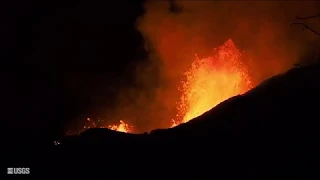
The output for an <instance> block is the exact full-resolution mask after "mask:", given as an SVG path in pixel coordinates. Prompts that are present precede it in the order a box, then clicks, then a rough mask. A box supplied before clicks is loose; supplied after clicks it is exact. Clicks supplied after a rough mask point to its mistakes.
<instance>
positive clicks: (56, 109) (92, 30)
mask: <svg viewBox="0 0 320 180" xmlns="http://www.w3.org/2000/svg"><path fill="white" fill-rule="evenodd" d="M8 3H9V4H8ZM8 3H7V4H5V5H3V6H2V8H3V10H2V13H3V15H2V18H3V19H2V22H4V24H2V29H1V31H2V32H1V51H2V52H1V54H3V55H4V57H5V58H4V59H2V63H4V65H2V68H4V71H2V72H3V75H2V78H4V82H5V85H4V88H2V92H3V93H2V95H3V99H4V101H3V102H4V103H3V104H4V107H5V108H4V110H5V111H6V112H5V114H4V116H3V118H4V119H5V121H6V122H7V125H8V127H9V129H8V130H9V131H10V132H15V131H16V130H18V131H21V129H25V130H28V129H29V130H30V128H31V129H33V130H34V131H38V133H40V134H41V133H43V136H45V135H48V136H49V135H50V136H51V135H53V134H54V133H56V132H58V131H57V130H58V129H59V128H60V130H61V131H62V129H61V128H62V127H63V126H64V125H65V124H66V123H67V122H68V121H70V120H71V119H73V118H76V117H78V116H79V114H80V115H83V116H84V117H85V116H87V115H89V114H90V113H93V110H94V109H95V108H99V107H108V106H112V103H113V102H112V101H113V100H114V99H113V98H112V97H114V94H115V93H116V91H117V88H119V87H120V86H123V84H130V77H131V73H132V71H131V70H130V69H131V66H132V64H133V62H135V61H136V60H139V59H142V57H143V56H144V55H145V53H144V50H143V43H142V37H141V35H140V34H139V33H138V32H137V31H136V30H135V24H134V23H135V20H136V18H137V17H138V16H139V15H141V14H142V13H143V6H142V4H143V2H142V0H139V1H137V0H135V1H97V2H93V1H50V3H49V2H47V1H41V2H40V1H30V0H29V1H10V2H8ZM123 81H125V82H126V83H124V82H123Z"/></svg>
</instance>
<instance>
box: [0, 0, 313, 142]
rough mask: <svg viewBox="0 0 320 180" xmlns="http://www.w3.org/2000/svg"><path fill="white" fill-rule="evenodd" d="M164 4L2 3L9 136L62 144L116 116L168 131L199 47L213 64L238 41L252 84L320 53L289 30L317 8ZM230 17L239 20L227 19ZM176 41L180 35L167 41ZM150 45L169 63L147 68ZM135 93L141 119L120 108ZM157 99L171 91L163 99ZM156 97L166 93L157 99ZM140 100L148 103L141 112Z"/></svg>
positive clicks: (134, 1)
mask: <svg viewBox="0 0 320 180" xmlns="http://www.w3.org/2000/svg"><path fill="white" fill-rule="evenodd" d="M159 2H160V1H153V3H154V4H152V3H150V4H149V6H145V7H146V9H147V11H146V12H144V8H143V7H144V6H143V4H144V2H143V0H124V1H115V0H114V1H85V0H80V1H62V0H57V1H50V2H48V1H36V0H12V1H8V2H3V3H2V4H1V5H0V7H1V8H2V9H1V10H0V13H1V15H0V17H1V23H2V24H1V29H0V35H1V41H0V45H1V48H0V49H1V52H0V53H1V55H2V59H1V60H2V61H1V62H2V65H1V68H2V69H3V70H2V71H1V78H2V82H3V86H2V88H1V90H2V104H3V107H4V108H2V109H3V110H4V113H2V118H3V119H4V122H5V125H6V127H8V128H6V129H7V130H8V132H10V133H11V135H14V134H15V133H16V132H28V133H29V134H41V136H42V137H50V138H54V137H56V136H58V135H62V134H63V132H64V131H65V129H64V128H65V127H66V126H67V125H70V124H73V123H74V122H76V121H78V120H79V119H84V120H85V118H86V117H92V118H97V117H99V116H100V117H101V115H104V116H107V117H108V116H112V113H113V112H114V113H115V114H116V113H120V114H121V113H122V114H126V115H127V116H130V117H131V116H139V117H137V118H136V119H137V120H135V123H137V122H138V121H139V123H138V124H137V126H138V125H140V126H141V125H145V126H146V127H147V126H148V128H150V127H151V126H152V127H163V126H164V125H167V124H165V123H167V122H160V121H162V119H165V118H168V117H170V116H168V117H165V118H163V117H162V116H163V115H164V114H166V113H167V114H168V115H171V113H173V112H171V109H173V106H175V105H174V102H175V99H174V98H175V97H178V95H176V94H175V92H173V93H172V94H171V90H172V89H173V90H174V91H176V80H180V79H179V78H176V77H179V73H181V72H184V71H183V68H184V67H185V66H189V65H190V62H191V61H190V62H189V60H191V59H192V58H191V57H193V54H192V55H191V53H192V52H193V48H194V47H195V49H196V52H198V51H199V52H200V53H201V52H202V51H203V52H202V53H203V54H204V55H206V52H209V50H210V52H211V49H212V48H213V47H216V46H217V45H219V46H220V45H221V43H223V42H225V41H226V40H227V39H228V38H232V39H233V40H234V41H235V42H237V45H239V47H240V49H243V50H246V51H247V52H249V53H250V52H251V55H253V57H255V56H256V57H258V58H256V59H255V60H257V61H255V62H251V63H250V65H251V66H250V67H249V68H251V70H253V71H254V73H253V74H254V75H252V76H254V77H255V78H256V79H259V80H262V79H263V78H262V77H269V76H270V75H272V74H275V72H278V70H279V71H280V69H281V70H282V69H285V68H284V67H286V68H287V67H291V65H292V64H293V61H295V60H298V58H297V57H298V56H300V55H301V54H304V53H305V52H304V51H305V50H304V49H306V48H305V47H304V46H306V47H307V45H308V44H310V42H313V41H314V42H317V43H319V42H318V40H317V41H315V40H314V37H311V35H313V34H311V33H309V36H310V37H308V38H306V37H307V35H308V34H307V33H308V32H304V34H303V35H301V34H302V33H301V32H300V29H299V32H296V31H292V27H290V26H289V24H290V23H292V21H293V20H294V17H295V16H297V15H301V16H308V15H310V14H311V15H312V14H315V13H316V14H317V12H319V9H318V8H317V7H319V6H318V5H319V4H318V3H316V2H314V3H312V2H309V3H306V5H305V6H303V7H306V8H301V7H302V5H304V4H303V3H302V1H301V2H296V1H295V2H291V4H292V6H291V5H287V4H286V2H282V3H280V2H272V3H268V2H267V1H266V2H264V3H263V2H262V3H257V2H258V1H257V2H255V3H251V2H246V3H241V4H239V5H238V4H235V3H231V1H225V2H223V3H222V1H219V2H214V1H212V2H211V3H201V2H199V4H197V2H195V1H189V2H188V1H179V3H177V4H178V5H177V6H173V4H172V3H170V4H169V3H159ZM208 2H209V1H208ZM229 2H230V3H229ZM294 5H295V6H294ZM178 6H179V7H182V8H178ZM288 6H290V8H287V7H288ZM230 8H233V11H229V10H228V11H226V10H225V9H230ZM248 8H249V9H250V11H249V10H248ZM308 8H309V9H308ZM311 9H313V11H312V10H311ZM309 11H310V12H309ZM230 12H232V13H230ZM142 15H143V16H144V17H143V23H141V22H142V21H141V22H139V25H138V26H137V21H136V20H137V18H138V17H141V16H142ZM159 15H160V16H159ZM176 15H179V16H176ZM221 22H223V23H221ZM310 23H311V22H310ZM312 26H313V27H315V28H316V26H315V24H314V25H312ZM137 27H138V28H137ZM137 29H139V32H141V33H142V34H143V37H145V39H143V38H142V34H140V33H139V32H138V30H137ZM199 30H201V32H200V31H199ZM172 32H176V33H177V34H175V35H174V36H168V35H172ZM187 36H188V37H193V38H185V37H187ZM144 40H147V41H144ZM159 40H161V41H159ZM144 42H146V44H147V45H150V44H151V48H149V49H148V50H149V51H150V49H151V51H150V52H151V53H152V52H153V51H154V52H155V53H157V54H156V55H158V56H159V57H162V58H160V60H159V61H156V64H151V65H150V66H149V67H148V68H145V67H143V66H144V65H145V64H146V67H147V66H148V65H149V64H148V63H149V62H155V61H150V60H147V59H152V60H153V58H154V57H151V56H150V54H151V53H150V52H148V54H147V53H146V52H145V44H144ZM159 42H166V43H162V44H161V43H159ZM298 42H299V43H298ZM157 43H158V44H157ZM308 46H309V45H308ZM314 47H317V46H316V45H315V46H314ZM152 48H154V49H152ZM191 49H192V50H191ZM154 52H153V53H154ZM177 52H179V53H177ZM270 52H273V53H270ZM146 57H148V58H146ZM155 59H156V60H157V57H155ZM308 59H309V58H308ZM279 60H280V61H279ZM287 60H288V61H287ZM142 61H146V63H140V62H142ZM158 62H159V63H162V64H157V63H158ZM138 65H141V67H140V66H138ZM150 67H152V68H154V69H152V68H150ZM139 68H140V69H139ZM177 68H178V69H179V70H177ZM277 68H278V69H277ZM137 69H138V70H137ZM150 69H151V70H150ZM159 69H161V70H159ZM140 70H141V72H138V71H140ZM142 71H143V72H142ZM158 71H159V72H158ZM160 71H161V72H160ZM150 72H151V73H153V74H152V75H150V74H151V73H150ZM161 73H162V74H161ZM137 74H139V75H137ZM135 76H136V77H135ZM137 76H139V77H140V79H139V78H137ZM162 77H168V78H167V79H166V80H163V79H161V78H162ZM169 77H170V78H171V79H170V78H169ZM172 77H174V78H173V79H172ZM144 80H145V81H144ZM140 81H141V82H140ZM160 81H162V82H160ZM139 83H140V84H139ZM143 83H145V84H143ZM161 83H162V84H161ZM141 84H142V85H141ZM146 84H147V85H148V86H144V85H146ZM159 84H160V85H162V86H163V87H162V88H163V89H161V88H159V87H158V86H159ZM131 87H134V88H135V89H134V92H133V93H132V94H130V93H128V94H129V96H128V97H129V98H128V97H124V98H123V99H125V100H126V101H125V102H126V103H129V105H130V103H131V104H133V105H132V106H133V107H134V108H133V110H132V111H134V113H132V114H130V111H128V112H129V113H125V112H126V111H123V112H122V110H123V109H121V108H127V107H126V106H123V107H121V106H122V105H123V104H121V103H119V102H118V100H119V99H118V98H119V96H122V95H123V94H126V92H127V91H126V90H127V89H130V88H131ZM126 88H127V89H126ZM143 88H145V89H147V90H144V92H143V93H144V94H143V93H141V94H143V95H144V96H142V98H141V99H139V98H137V97H136V96H138V95H139V93H140V91H142V90H141V89H143ZM148 88H149V89H151V90H149V89H148ZM123 89H125V90H123ZM158 89H161V90H164V91H154V90H158ZM153 91H154V92H161V93H159V94H158V96H154V94H155V93H154V92H153ZM128 92H129V91H128ZM152 93H154V94H152ZM168 94H169V96H170V97H171V98H168V97H169V96H168ZM120 98H121V97H120ZM130 98H131V99H130ZM132 98H133V99H136V100H137V101H138V102H140V101H141V102H142V103H140V104H139V103H137V104H138V105H135V104H134V103H135V102H134V100H132ZM164 99H166V100H167V101H164ZM168 99H169V100H168ZM131 100H132V101H133V102H132V101H131ZM171 101H172V102H171ZM153 104H155V105H153ZM148 105H150V107H147V106H148ZM119 107H121V108H120V110H119V109H116V108H119ZM161 108H162V109H161ZM115 109H116V110H115ZM159 109H161V111H160V110H159ZM116 111H117V112H116ZM153 113H156V115H154V114H153ZM110 114H111V115H110ZM122 114H121V115H122ZM155 116H156V118H158V119H154V117H155ZM124 118H126V117H124ZM151 121H156V122H151ZM158 121H159V122H158ZM148 123H149V124H148ZM163 123H164V124H163ZM166 127H167V126H166ZM28 133H27V134H28ZM20 134H21V133H20Z"/></svg>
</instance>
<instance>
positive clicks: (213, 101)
mask: <svg viewBox="0 0 320 180" xmlns="http://www.w3.org/2000/svg"><path fill="white" fill-rule="evenodd" d="M241 55H242V53H241V52H240V51H239V50H238V49H237V48H236V46H235V45H234V43H233V41H232V40H230V39H229V40H228V41H227V42H226V43H225V44H224V45H222V46H220V47H219V48H217V49H215V50H214V51H213V55H212V56H210V57H206V58H198V57H197V56H196V59H195V61H194V62H193V63H192V65H191V67H190V68H189V70H188V71H187V72H185V73H184V75H185V79H183V80H182V81H181V86H180V88H179V90H180V91H181V92H182V96H181V98H180V102H179V103H178V106H177V109H178V115H177V118H178V119H177V120H175V121H173V125H172V126H175V125H178V124H180V123H185V122H188V121H189V120H191V119H193V118H195V117H197V116H199V115H201V114H203V113H204V112H206V111H208V110H210V109H211V108H213V107H214V106H216V105H218V104H219V103H220V102H222V101H224V100H226V99H228V98H230V97H232V96H235V95H239V94H242V93H244V92H246V91H248V90H249V89H251V88H252V85H251V81H250V78H249V76H248V72H247V69H246V67H245V66H244V65H243V63H242V60H241V58H242V57H241Z"/></svg>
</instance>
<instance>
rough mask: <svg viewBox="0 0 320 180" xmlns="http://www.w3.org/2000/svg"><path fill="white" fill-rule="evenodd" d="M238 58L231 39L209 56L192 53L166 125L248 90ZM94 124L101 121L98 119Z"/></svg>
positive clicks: (115, 127)
mask: <svg viewBox="0 0 320 180" xmlns="http://www.w3.org/2000/svg"><path fill="white" fill-rule="evenodd" d="M242 58H243V57H242V52H241V51H239V50H238V49H237V47H236V46H235V45H234V43H233V41H232V40H231V39H229V40H228V41H226V42H225V43H224V44H223V45H222V46H220V47H219V48H216V49H214V50H213V53H212V55H211V56H209V57H205V58H199V57H198V56H197V55H196V56H195V60H194V62H193V63H192V64H191V66H190V68H189V69H188V70H187V71H186V72H185V73H184V79H182V80H181V84H180V86H179V88H178V89H179V91H180V92H181V97H180V101H179V102H178V103H177V106H176V108H177V115H176V118H175V119H172V120H171V126H170V127H174V126H177V125H179V124H181V123H185V122H188V121H189V120H191V119H193V118H195V117H197V116H200V115H201V114H203V113H205V112H206V111H208V110H210V109H211V108H213V107H214V106H216V105H218V104H219V103H221V102H222V101H224V100H226V99H228V98H230V97H232V96H235V95H239V94H243V93H245V92H246V91H248V90H250V89H251V88H252V87H253V86H252V83H251V80H250V77H249V75H248V70H247V68H246V66H245V65H244V64H243V63H242V62H243V61H242ZM87 121H88V122H90V125H89V126H85V127H84V128H85V129H88V128H90V127H100V128H109V129H112V130H116V131H120V132H125V133H132V132H133V126H129V125H128V124H127V123H125V122H124V121H122V120H120V124H117V125H108V126H99V125H96V123H95V122H94V121H92V120H91V119H90V118H87ZM98 123H99V124H101V122H100V120H99V121H98ZM98 123H97V124H98ZM103 124H105V123H103Z"/></svg>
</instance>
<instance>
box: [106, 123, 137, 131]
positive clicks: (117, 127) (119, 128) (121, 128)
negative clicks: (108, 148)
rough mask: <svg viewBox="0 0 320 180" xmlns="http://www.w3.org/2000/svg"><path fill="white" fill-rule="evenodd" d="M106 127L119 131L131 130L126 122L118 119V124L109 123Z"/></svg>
mask: <svg viewBox="0 0 320 180" xmlns="http://www.w3.org/2000/svg"><path fill="white" fill-rule="evenodd" d="M108 128H109V129H111V130H115V131H119V132H125V133H129V132H132V129H131V127H130V126H129V125H128V124H126V123H125V122H123V121H122V120H120V124H118V125H109V126H108Z"/></svg>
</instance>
